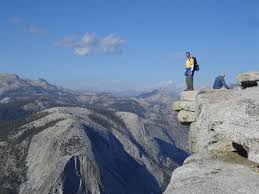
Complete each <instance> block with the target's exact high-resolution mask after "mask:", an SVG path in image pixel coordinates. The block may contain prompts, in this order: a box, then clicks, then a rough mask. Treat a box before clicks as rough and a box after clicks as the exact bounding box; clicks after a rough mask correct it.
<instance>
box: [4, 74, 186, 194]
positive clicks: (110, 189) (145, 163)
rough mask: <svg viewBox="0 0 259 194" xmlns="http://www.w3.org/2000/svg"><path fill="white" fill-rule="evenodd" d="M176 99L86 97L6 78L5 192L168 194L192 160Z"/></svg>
mask: <svg viewBox="0 0 259 194" xmlns="http://www.w3.org/2000/svg"><path fill="white" fill-rule="evenodd" d="M175 98H177V92H175V93H174V92H172V91H171V92H168V91H167V90H163V89H161V90H154V91H152V92H149V93H144V94H141V95H135V96H125V95H123V96H121V95H119V96H115V95H113V94H111V93H105V92H104V93H102V92H81V91H73V90H68V89H64V88H62V87H58V86H55V85H52V84H49V83H48V82H47V81H46V80H44V79H39V80H35V81H34V80H28V79H21V78H19V77H18V76H17V75H15V74H0V154H1V156H2V157H1V159H0V166H1V168H0V191H1V192H0V193H23V194H27V193H28V194H32V193H35V194H36V193H39V194H42V193H64V194H73V193H78V194H81V193H82V194H83V193H94V194H95V193H107V194H108V193H109V194H110V193H112V194H117V193H118V194H121V193H126V194H132V193H134V194H138V193H139V194H145V193H147V194H150V193H162V191H164V189H165V188H166V186H167V184H168V183H169V180H170V176H171V173H172V171H173V170H174V169H175V168H176V167H178V166H179V165H181V163H182V162H183V160H184V159H185V158H186V157H187V156H188V153H187V151H186V147H187V133H188V129H187V127H186V126H182V125H180V124H178V121H177V118H176V113H174V112H172V110H171V106H172V102H173V100H174V99H175Z"/></svg>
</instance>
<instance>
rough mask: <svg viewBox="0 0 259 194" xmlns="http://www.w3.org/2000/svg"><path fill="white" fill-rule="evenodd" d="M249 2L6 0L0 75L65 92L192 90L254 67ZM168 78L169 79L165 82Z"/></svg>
mask: <svg viewBox="0 0 259 194" xmlns="http://www.w3.org/2000/svg"><path fill="white" fill-rule="evenodd" d="M258 10H259V5H258V2H256V0H249V1H245V0H217V1H216V0H199V1H194V0H186V1H182V0H161V1H158V0H142V1H137V0H132V1H126V0H120V1H119V0H117V1H115V0H109V1H104V0H103V1H101V0H96V1H93V0H77V1H71V0H62V1H61V0H60V1H53V0H44V1H35V0H23V1H20V0H8V1H7V0H6V1H4V0H3V1H1V2H0V72H11V73H17V74H18V75H20V76H21V77H27V78H31V79H37V78H45V79H47V80H48V81H50V82H52V83H55V84H58V85H62V86H65V87H69V88H75V89H78V88H81V89H84V88H87V87H90V86H91V87H98V88H102V89H106V88H108V89H109V88H112V89H125V90H126V89H129V88H138V89H139V88H142V87H152V86H154V85H159V84H161V85H163V84H166V83H172V82H176V83H182V82H184V77H183V72H184V66H183V65H184V63H185V58H184V53H185V51H187V50H188V51H190V52H191V53H192V54H193V55H194V56H196V57H197V59H198V62H199V64H200V66H201V70H200V72H198V73H197V74H196V77H195V80H196V82H195V83H196V85H211V84H212V82H213V79H214V77H215V76H216V75H217V74H218V73H220V72H225V73H226V75H227V81H232V82H233V81H235V80H234V78H235V75H236V74H237V73H239V72H243V71H251V70H258V69H259V63H258V61H259V60H258V54H259V50H258V46H257V45H258V43H259V40H258V26H259V17H258V15H256V12H259V11H258ZM170 80H171V81H170Z"/></svg>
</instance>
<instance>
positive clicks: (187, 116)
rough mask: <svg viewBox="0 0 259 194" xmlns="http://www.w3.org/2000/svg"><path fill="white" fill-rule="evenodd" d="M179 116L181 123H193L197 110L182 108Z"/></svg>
mask: <svg viewBox="0 0 259 194" xmlns="http://www.w3.org/2000/svg"><path fill="white" fill-rule="evenodd" d="M177 118H178V120H179V122H180V123H191V122H194V121H195V120H196V114H195V112H190V111H186V110H181V111H180V112H179V113H178V115H177Z"/></svg>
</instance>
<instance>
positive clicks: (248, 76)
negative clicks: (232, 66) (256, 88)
mask: <svg viewBox="0 0 259 194" xmlns="http://www.w3.org/2000/svg"><path fill="white" fill-rule="evenodd" d="M236 79H237V80H238V81H239V82H245V81H259V71H257V72H247V73H240V74H238V75H237V77H236Z"/></svg>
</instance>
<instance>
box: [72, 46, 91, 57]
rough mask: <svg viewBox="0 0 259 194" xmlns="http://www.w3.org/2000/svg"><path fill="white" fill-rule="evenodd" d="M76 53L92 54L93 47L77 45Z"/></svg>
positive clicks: (81, 54)
mask: <svg viewBox="0 0 259 194" xmlns="http://www.w3.org/2000/svg"><path fill="white" fill-rule="evenodd" d="M74 53H75V54H76V55H80V56H87V55H90V54H91V48H90V47H75V48H74Z"/></svg>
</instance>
